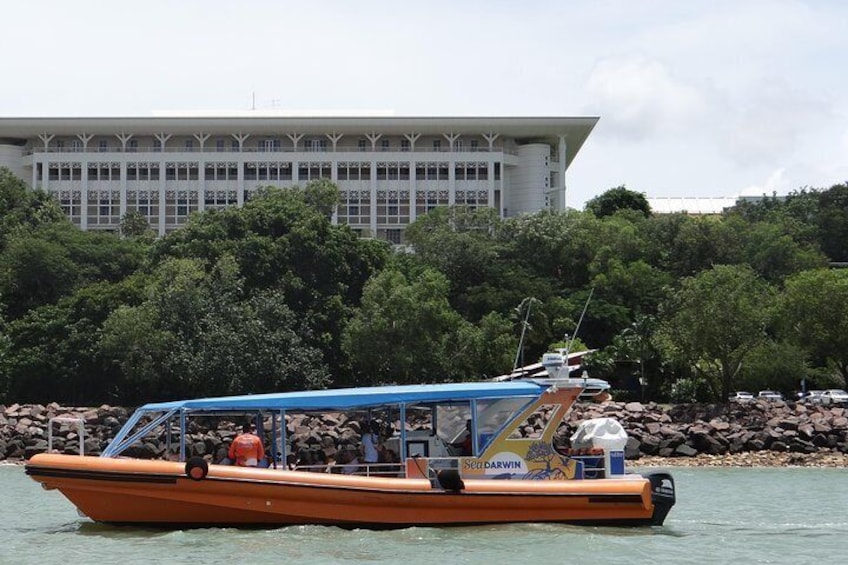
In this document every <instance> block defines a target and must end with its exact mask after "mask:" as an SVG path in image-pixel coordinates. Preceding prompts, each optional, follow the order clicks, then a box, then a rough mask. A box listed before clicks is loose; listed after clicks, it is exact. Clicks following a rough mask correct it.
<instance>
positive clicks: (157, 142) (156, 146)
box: [153, 137, 162, 153]
mask: <svg viewBox="0 0 848 565" xmlns="http://www.w3.org/2000/svg"><path fill="white" fill-rule="evenodd" d="M153 151H156V152H157V153H159V152H161V151H162V140H161V139H159V138H158V137H157V138H156V139H154V140H153Z"/></svg>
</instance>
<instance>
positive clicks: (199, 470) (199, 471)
mask: <svg viewBox="0 0 848 565" xmlns="http://www.w3.org/2000/svg"><path fill="white" fill-rule="evenodd" d="M207 473H209V463H207V462H206V460H205V459H204V458H203V457H191V458H189V460H188V461H186V464H185V474H186V476H187V477H188V478H189V479H191V480H193V481H202V480H203V479H205V478H206V475H207Z"/></svg>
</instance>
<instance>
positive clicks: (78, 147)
mask: <svg viewBox="0 0 848 565" xmlns="http://www.w3.org/2000/svg"><path fill="white" fill-rule="evenodd" d="M71 151H73V152H74V153H79V152H80V151H82V141H80V140H79V139H72V140H71Z"/></svg>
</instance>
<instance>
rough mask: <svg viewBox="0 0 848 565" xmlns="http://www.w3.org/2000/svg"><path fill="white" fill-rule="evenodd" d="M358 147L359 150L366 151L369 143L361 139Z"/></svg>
mask: <svg viewBox="0 0 848 565" xmlns="http://www.w3.org/2000/svg"><path fill="white" fill-rule="evenodd" d="M357 147H358V148H359V150H360V151H365V150H366V149H367V141H366V140H364V139H360V140H359V141H358V142H357Z"/></svg>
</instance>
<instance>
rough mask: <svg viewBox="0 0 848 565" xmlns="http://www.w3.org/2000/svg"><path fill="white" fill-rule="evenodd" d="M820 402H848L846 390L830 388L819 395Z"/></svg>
mask: <svg viewBox="0 0 848 565" xmlns="http://www.w3.org/2000/svg"><path fill="white" fill-rule="evenodd" d="M821 403H822V404H848V392H845V391H844V390H842V389H841V388H831V389H828V390H826V391H824V392H823V393H822V395H821Z"/></svg>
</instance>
